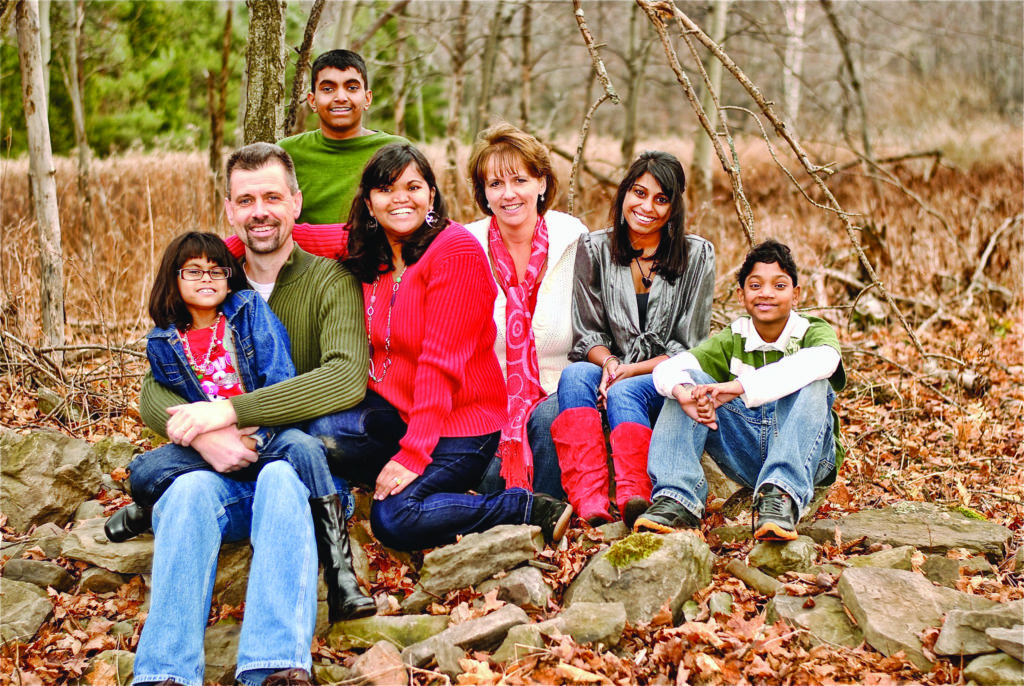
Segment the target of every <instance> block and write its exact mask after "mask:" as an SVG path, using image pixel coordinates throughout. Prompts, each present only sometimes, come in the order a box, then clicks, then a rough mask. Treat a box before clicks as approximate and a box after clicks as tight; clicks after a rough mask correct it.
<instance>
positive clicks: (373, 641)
mask: <svg viewBox="0 0 1024 686" xmlns="http://www.w3.org/2000/svg"><path fill="white" fill-rule="evenodd" d="M447 628H448V617H446V616H443V615H438V616H434V615H402V616H399V617H388V616H381V617H366V618H364V619H353V620H351V621H348V622H337V623H335V624H334V625H332V626H331V628H330V631H328V632H327V637H326V639H327V645H329V646H331V647H332V648H334V649H335V650H352V649H358V650H364V649H366V648H370V647H372V646H374V645H377V644H378V643H380V642H381V641H387V642H388V643H390V644H392V645H393V646H395V647H396V648H397V649H398V650H402V649H403V648H407V647H409V646H411V645H413V644H416V643H419V642H421V641H425V640H427V639H428V638H430V637H431V636H436V635H437V634H439V633H441V632H442V631H444V630H445V629H447Z"/></svg>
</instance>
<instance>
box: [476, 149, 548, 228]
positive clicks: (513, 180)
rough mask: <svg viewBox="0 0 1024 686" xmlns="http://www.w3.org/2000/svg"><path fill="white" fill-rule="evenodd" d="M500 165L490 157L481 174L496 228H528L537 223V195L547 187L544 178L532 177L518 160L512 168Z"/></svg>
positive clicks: (495, 159)
mask: <svg viewBox="0 0 1024 686" xmlns="http://www.w3.org/2000/svg"><path fill="white" fill-rule="evenodd" d="M502 166H503V165H501V164H500V161H499V160H498V158H497V156H492V157H491V159H490V160H489V161H488V162H487V173H486V174H485V175H484V193H485V195H486V196H487V204H488V206H489V207H490V208H491V212H493V213H494V218H495V219H497V220H498V228H500V229H503V230H506V231H508V230H514V229H520V228H527V229H531V230H532V229H533V227H534V226H536V225H537V198H538V197H540V194H541V193H543V192H544V191H546V190H547V188H548V183H547V180H546V179H543V178H537V177H536V176H532V175H531V174H530V173H529V172H527V171H526V170H525V165H524V164H522V161H521V160H520V161H518V163H517V164H515V165H513V168H512V169H507V168H501V167H502Z"/></svg>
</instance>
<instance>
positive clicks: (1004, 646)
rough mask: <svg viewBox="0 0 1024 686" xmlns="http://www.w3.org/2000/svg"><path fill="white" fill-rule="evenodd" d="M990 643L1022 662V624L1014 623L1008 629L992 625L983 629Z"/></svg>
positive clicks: (1023, 627) (1023, 659) (1023, 641)
mask: <svg viewBox="0 0 1024 686" xmlns="http://www.w3.org/2000/svg"><path fill="white" fill-rule="evenodd" d="M985 634H986V635H988V640H989V641H991V643H992V645H994V646H995V647H996V648H999V650H1001V651H1003V652H1004V653H1006V654H1007V655H1009V656H1010V657H1012V658H1013V659H1015V660H1020V661H1021V662H1024V624H1016V625H1014V626H1012V627H1010V628H1009V629H1002V628H999V627H992V628H991V629H985Z"/></svg>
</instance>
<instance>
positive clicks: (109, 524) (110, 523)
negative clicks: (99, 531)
mask: <svg viewBox="0 0 1024 686" xmlns="http://www.w3.org/2000/svg"><path fill="white" fill-rule="evenodd" d="M152 526H153V508H151V507H139V506H138V505H136V504H135V503H131V504H129V505H126V506H125V507H122V508H121V509H120V510H118V511H117V512H115V513H114V514H112V515H110V517H109V518H108V519H107V521H106V523H105V524H104V525H103V533H105V534H106V535H107V540H108V541H111V542H113V543H121V542H123V541H127V540H129V539H132V538H135V537H136V536H138V535H139V534H144V533H146V532H147V531H149V530H150V528H152Z"/></svg>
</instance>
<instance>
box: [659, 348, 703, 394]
mask: <svg viewBox="0 0 1024 686" xmlns="http://www.w3.org/2000/svg"><path fill="white" fill-rule="evenodd" d="M696 369H700V363H699V362H697V358H696V357H694V356H693V355H691V354H690V353H688V352H684V353H679V354H678V355H676V356H675V357H670V358H669V359H667V360H665V361H664V362H661V363H659V364H658V366H657V367H655V368H654V372H653V374H652V378H653V380H654V387H655V388H656V389H657V390H658V393H659V394H660V395H663V396H665V397H666V398H671V397H672V389H673V388H675V387H676V385H678V384H681V383H693V377H691V376H690V370H696Z"/></svg>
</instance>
